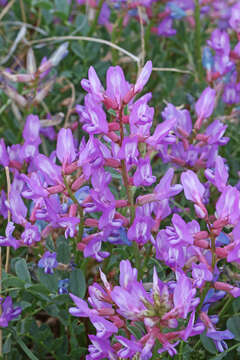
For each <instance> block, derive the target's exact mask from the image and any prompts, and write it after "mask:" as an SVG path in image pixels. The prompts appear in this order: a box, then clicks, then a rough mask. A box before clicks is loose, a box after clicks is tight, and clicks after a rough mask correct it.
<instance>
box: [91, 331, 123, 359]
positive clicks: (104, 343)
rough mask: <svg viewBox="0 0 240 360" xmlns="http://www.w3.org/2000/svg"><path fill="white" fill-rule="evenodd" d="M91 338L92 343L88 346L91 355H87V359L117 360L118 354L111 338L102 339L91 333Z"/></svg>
mask: <svg viewBox="0 0 240 360" xmlns="http://www.w3.org/2000/svg"><path fill="white" fill-rule="evenodd" d="M89 339H90V340H91V342H92V344H91V345H89V347H88V350H89V352H90V355H87V356H86V360H101V359H104V358H106V359H109V360H117V356H116V355H115V353H114V351H113V349H112V347H111V345H110V341H109V340H106V339H101V338H98V337H97V336H94V335H89Z"/></svg>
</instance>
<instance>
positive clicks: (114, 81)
mask: <svg viewBox="0 0 240 360" xmlns="http://www.w3.org/2000/svg"><path fill="white" fill-rule="evenodd" d="M129 90H130V85H129V83H128V82H127V81H126V80H125V76H124V73H123V70H122V69H121V68H120V66H110V67H109V68H108V70H107V89H106V95H107V96H108V97H109V98H110V99H111V100H112V102H113V103H115V104H116V106H117V107H118V108H120V107H121V105H122V101H123V99H124V97H125V95H127V93H128V92H129Z"/></svg>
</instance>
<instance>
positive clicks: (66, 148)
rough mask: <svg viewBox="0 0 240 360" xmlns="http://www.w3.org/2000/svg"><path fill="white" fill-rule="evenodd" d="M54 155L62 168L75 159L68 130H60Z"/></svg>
mask: <svg viewBox="0 0 240 360" xmlns="http://www.w3.org/2000/svg"><path fill="white" fill-rule="evenodd" d="M56 155H57V157H58V159H59V161H60V162H61V163H62V165H63V168H65V167H66V165H69V164H71V163H72V162H73V161H74V160H75V159H76V156H77V154H76V150H75V146H74V139H73V135H72V131H71V130H70V129H64V128H62V129H61V130H60V131H59V133H58V138H57V148H56Z"/></svg>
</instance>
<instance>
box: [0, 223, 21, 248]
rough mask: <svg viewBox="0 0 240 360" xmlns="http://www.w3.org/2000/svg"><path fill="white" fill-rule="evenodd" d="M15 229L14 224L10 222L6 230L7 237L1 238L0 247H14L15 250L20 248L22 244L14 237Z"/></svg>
mask: <svg viewBox="0 0 240 360" xmlns="http://www.w3.org/2000/svg"><path fill="white" fill-rule="evenodd" d="M14 229H15V226H14V224H13V222H11V221H10V222H9V223H8V224H7V227H6V230H5V235H6V237H4V236H0V246H12V247H13V248H14V249H15V250H16V249H17V248H19V246H20V243H19V241H18V240H16V239H15V238H14V237H13V236H12V233H13V231H14Z"/></svg>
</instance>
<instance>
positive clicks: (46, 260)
mask: <svg viewBox="0 0 240 360" xmlns="http://www.w3.org/2000/svg"><path fill="white" fill-rule="evenodd" d="M56 258H57V254H56V253H51V252H50V251H46V252H45V253H44V255H43V256H42V258H41V259H40V260H39V262H38V267H40V268H43V269H44V272H45V274H53V269H54V268H56V267H57V266H58V262H57V260H56Z"/></svg>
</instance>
